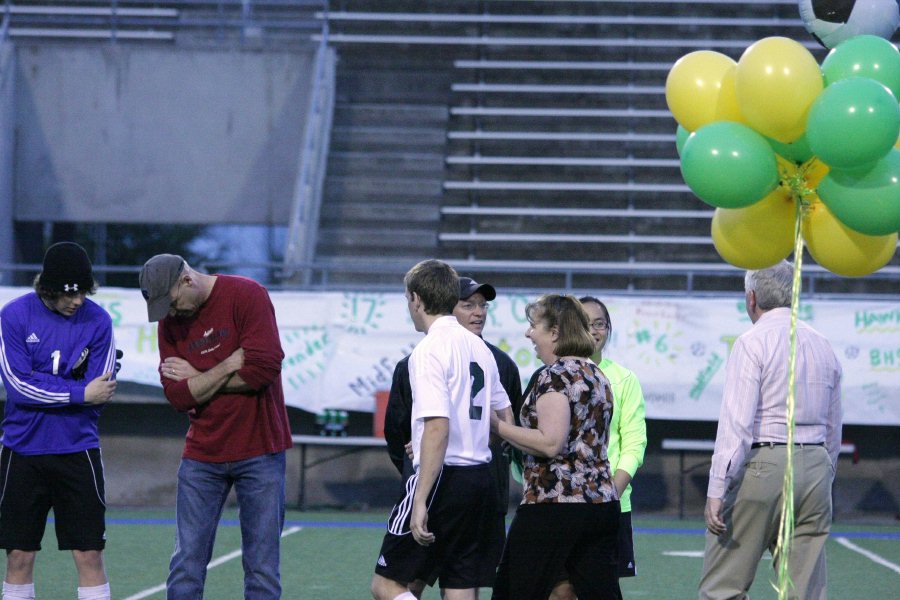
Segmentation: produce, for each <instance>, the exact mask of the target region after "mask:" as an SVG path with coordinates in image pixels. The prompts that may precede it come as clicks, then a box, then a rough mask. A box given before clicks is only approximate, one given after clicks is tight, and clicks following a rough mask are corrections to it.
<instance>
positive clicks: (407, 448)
mask: <svg viewBox="0 0 900 600" xmlns="http://www.w3.org/2000/svg"><path fill="white" fill-rule="evenodd" d="M403 449H404V450H405V451H406V455H407V456H408V457H409V460H413V459H414V458H415V456H413V449H412V442H406V445H405V446H403Z"/></svg>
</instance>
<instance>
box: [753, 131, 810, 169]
mask: <svg viewBox="0 0 900 600" xmlns="http://www.w3.org/2000/svg"><path fill="white" fill-rule="evenodd" d="M764 137H765V136H764ZM766 141H767V142H769V145H770V146H772V150H774V151H775V152H776V153H777V154H779V155H781V156H783V157H784V158H786V159H788V160H789V161H791V162H793V163H796V164H798V165H800V164H803V163H805V162H806V161H808V160H809V159H810V158H812V157H813V152H812V150H810V149H809V140H807V139H806V134H805V133H804V134H803V135H802V136H800V137H799V138H797V139H796V140H794V141H793V142H791V143H789V144H785V143H784V142H779V141H778V140H776V139H773V138H770V137H766Z"/></svg>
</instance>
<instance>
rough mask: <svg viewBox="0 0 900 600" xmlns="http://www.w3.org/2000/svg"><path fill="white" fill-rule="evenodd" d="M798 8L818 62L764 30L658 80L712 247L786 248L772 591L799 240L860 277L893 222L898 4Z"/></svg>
mask: <svg viewBox="0 0 900 600" xmlns="http://www.w3.org/2000/svg"><path fill="white" fill-rule="evenodd" d="M799 8H800V15H801V17H802V19H803V22H804V25H805V26H806V28H807V30H808V31H809V32H810V33H811V34H812V35H813V37H815V38H816V40H818V41H819V42H820V43H821V44H822V45H823V46H825V47H826V48H829V49H830V52H829V53H828V55H827V57H826V58H825V60H824V61H823V62H822V65H821V67H820V66H819V64H818V63H817V62H816V60H815V58H814V57H813V55H812V54H811V53H810V52H809V51H808V50H807V49H806V48H805V47H804V46H802V45H801V44H799V43H798V42H796V41H794V40H791V39H788V38H784V37H769V38H765V39H762V40H759V41H758V42H756V43H754V44H752V45H751V46H750V47H749V48H747V50H746V51H745V52H744V53H743V55H742V56H741V58H740V60H738V61H737V62H735V61H733V60H732V59H731V58H729V57H728V56H725V55H724V54H720V53H718V52H713V51H709V50H700V51H696V52H691V53H690V54H687V55H685V56H683V57H682V58H681V59H679V60H678V61H677V62H676V63H675V64H674V65H673V66H672V69H671V70H670V71H669V75H668V78H667V79H666V101H667V102H668V105H669V110H671V111H672V114H673V116H674V117H675V120H676V121H677V122H678V130H677V133H676V148H677V149H678V153H679V155H680V157H681V173H682V175H683V177H684V181H685V183H687V185H688V187H690V189H691V191H693V192H694V194H695V195H696V196H697V197H698V198H700V199H701V200H703V201H704V202H706V203H707V204H710V205H712V206H714V207H716V210H715V212H714V214H713V218H712V239H713V244H714V246H715V248H716V251H717V252H718V253H719V255H720V256H721V257H722V258H723V259H725V261H727V262H728V263H730V264H732V265H734V266H736V267H740V268H744V269H763V268H766V267H769V266H772V265H774V264H775V263H777V262H779V261H780V260H782V259H784V258H786V257H787V256H788V255H789V254H791V252H793V254H794V265H795V268H794V282H793V290H792V294H791V295H792V297H791V333H790V335H791V359H790V365H789V376H788V390H787V420H788V423H789V427H788V436H787V448H786V453H787V465H788V466H787V468H786V469H785V475H784V487H783V489H782V506H781V522H780V526H779V532H778V540H777V547H776V549H775V552H774V556H775V557H776V559H777V583H775V584H773V587H775V589H776V591H777V592H778V598H779V599H780V600H781V599H785V598H788V597H790V594H791V592H790V588H791V587H792V584H791V582H790V575H789V571H788V557H789V556H790V547H791V539H792V537H793V529H794V513H793V496H794V494H793V461H792V452H793V434H794V406H795V383H796V371H795V364H796V330H797V309H798V306H799V299H800V287H801V286H800V281H801V279H800V272H801V269H802V256H803V245H804V241H805V242H806V245H807V247H808V249H809V253H810V255H812V257H813V258H814V259H815V260H816V262H818V263H819V265H821V266H822V267H824V268H826V269H828V270H829V271H831V272H833V273H835V274H837V275H841V276H845V277H860V276H864V275H868V274H870V273H873V272H875V271H877V270H878V269H880V268H881V267H883V266H884V265H886V264H887V263H888V262H890V260H891V258H892V257H893V256H894V253H895V252H896V249H897V231H898V230H900V149H898V148H900V139H898V138H900V104H898V98H900V52H898V51H897V48H896V47H895V46H894V45H893V44H892V43H891V42H890V41H888V39H889V38H890V37H891V35H892V34H893V33H894V32H895V31H896V29H897V26H898V24H900V6H898V2H897V0H856V1H855V2H848V1H847V0H800V5H799ZM886 38H887V39H886Z"/></svg>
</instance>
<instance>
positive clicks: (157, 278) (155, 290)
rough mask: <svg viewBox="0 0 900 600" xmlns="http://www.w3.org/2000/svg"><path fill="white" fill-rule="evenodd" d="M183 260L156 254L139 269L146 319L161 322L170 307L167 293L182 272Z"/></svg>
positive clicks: (178, 257)
mask: <svg viewBox="0 0 900 600" xmlns="http://www.w3.org/2000/svg"><path fill="white" fill-rule="evenodd" d="M184 264H185V263H184V259H183V258H181V257H180V256H178V255H177V254H157V255H156V256H154V257H153V258H151V259H150V260H148V261H147V262H145V263H144V268H143V269H141V275H140V282H141V294H142V295H143V296H144V300H146V301H147V318H148V319H150V322H151V323H152V322H154V321H161V320H163V319H164V318H165V317H166V315H167V314H169V309H170V308H171V307H172V299H171V298H170V297H169V291H170V290H171V289H172V286H174V285H175V283H176V282H177V281H178V276H179V275H181V271H183V270H184Z"/></svg>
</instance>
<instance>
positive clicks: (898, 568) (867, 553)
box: [834, 537, 900, 573]
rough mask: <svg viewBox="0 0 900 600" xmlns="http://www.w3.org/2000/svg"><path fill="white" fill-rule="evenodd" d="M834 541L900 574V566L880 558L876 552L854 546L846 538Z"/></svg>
mask: <svg viewBox="0 0 900 600" xmlns="http://www.w3.org/2000/svg"><path fill="white" fill-rule="evenodd" d="M834 541H836V542H837V543H838V544H840V545H841V546H844V547H845V548H849V549H850V550H853V551H854V552H857V553H859V554H862V555H863V556H865V557H866V558H868V559H869V560H871V561H872V562H874V563H877V564H879V565H881V566H882V567H887V568H888V569H890V570H891V571H894V572H895V573H900V565H895V564H894V563H892V562H891V561H889V560H887V559H885V558H882V557H881V556H878V555H877V554H875V553H874V552H870V551H869V550H866V549H865V548H860V547H859V546H857V545H856V544H854V543H853V542H851V541H850V540H848V539H847V538H845V537H836V538H834Z"/></svg>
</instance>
